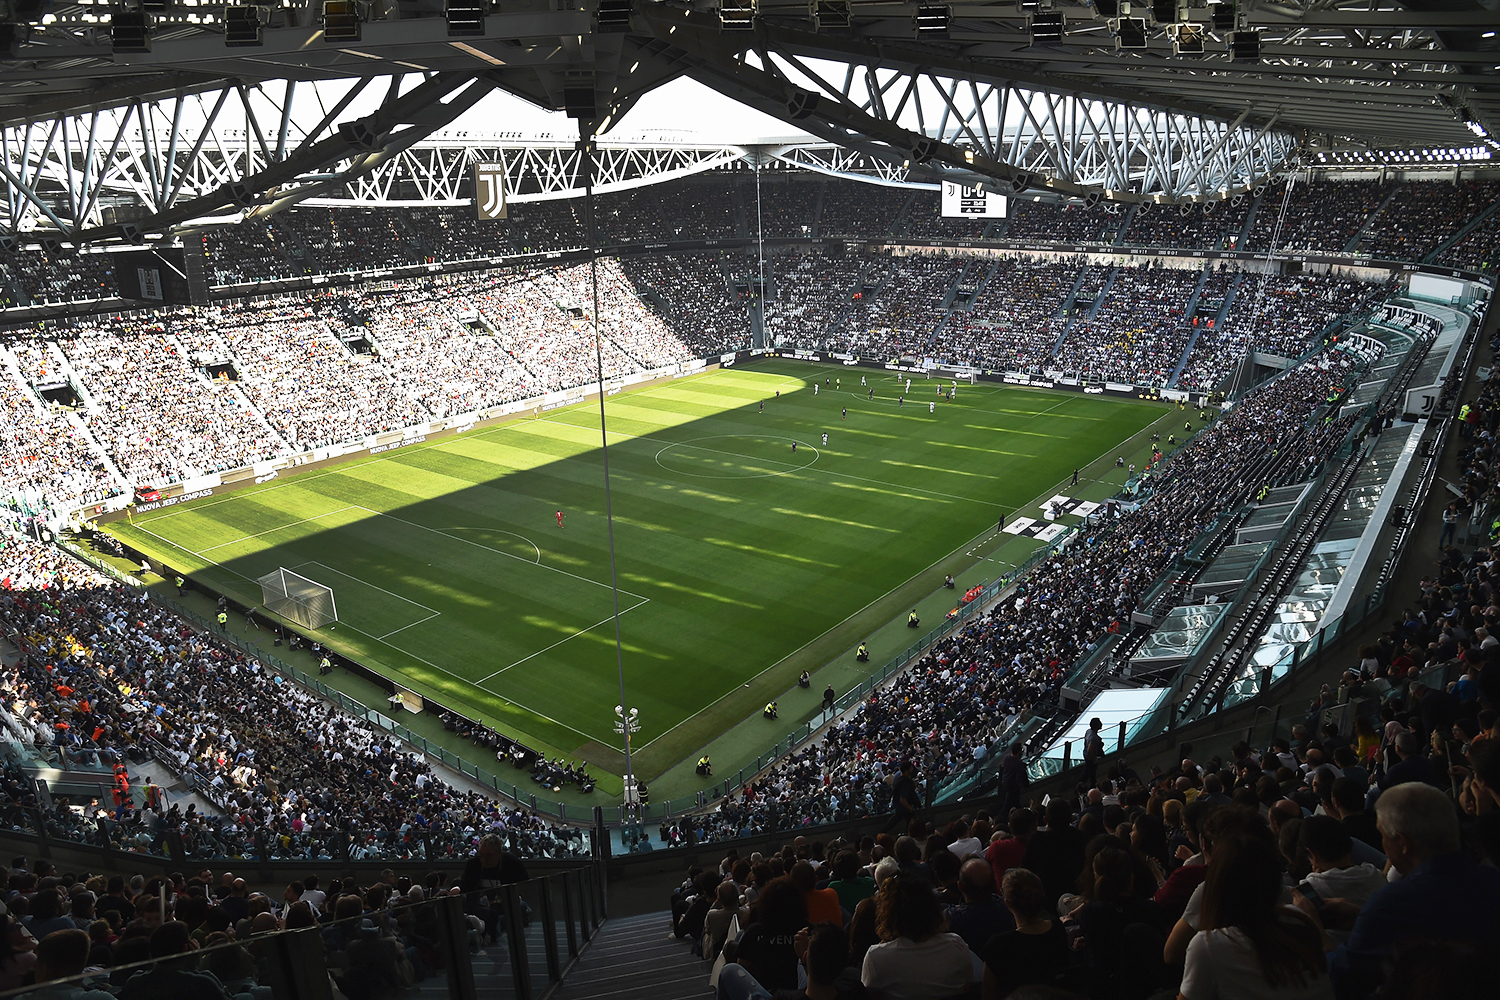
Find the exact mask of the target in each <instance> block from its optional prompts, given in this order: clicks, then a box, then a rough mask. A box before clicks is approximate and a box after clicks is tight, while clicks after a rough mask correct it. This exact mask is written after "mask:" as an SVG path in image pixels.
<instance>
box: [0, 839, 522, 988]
mask: <svg viewBox="0 0 1500 1000" xmlns="http://www.w3.org/2000/svg"><path fill="white" fill-rule="evenodd" d="M247 874H248V873H247ZM529 878H530V875H529V873H528V871H527V868H526V865H525V863H524V862H523V861H522V860H521V858H519V857H517V856H516V855H515V854H513V853H511V852H510V851H507V850H506V849H505V846H504V844H503V842H502V841H501V839H500V838H499V837H485V838H483V839H482V840H481V841H480V846H479V849H478V850H477V852H476V853H475V855H474V857H472V858H470V859H469V861H468V863H467V864H466V865H465V866H464V867H463V870H462V872H461V874H456V877H455V873H452V872H450V871H449V870H447V869H446V868H442V869H437V870H432V871H429V872H427V874H425V875H423V876H419V877H417V878H412V877H410V876H407V875H399V876H398V875H397V874H396V873H395V872H394V871H392V870H391V869H386V870H384V871H382V872H380V873H379V874H376V873H374V872H370V873H368V874H367V875H364V876H360V875H357V874H356V873H354V872H347V873H345V874H344V875H343V877H341V878H331V879H327V880H324V879H323V878H321V877H320V876H318V875H315V874H310V875H306V876H303V877H300V878H298V879H296V880H294V881H292V882H290V883H288V884H287V885H286V886H285V887H284V888H277V889H272V890H270V891H268V892H263V891H260V890H259V889H256V888H252V887H251V885H250V884H249V883H247V880H246V879H245V878H242V877H238V876H236V875H235V874H234V872H231V871H221V872H218V873H215V872H214V871H211V870H209V869H207V868H205V869H202V870H200V871H198V872H196V873H195V874H193V875H191V876H188V875H185V874H184V873H182V872H173V873H172V874H170V875H167V876H161V875H153V876H150V877H148V876H147V875H144V874H140V873H135V874H115V875H105V874H91V873H88V872H82V873H77V872H73V871H65V870H60V869H59V868H58V867H57V866H56V865H54V864H53V863H52V862H51V861H48V860H47V859H45V858H43V859H39V860H37V861H35V862H32V861H30V860H28V859H27V858H25V857H18V858H13V859H11V861H10V865H9V867H0V900H3V902H0V930H3V931H4V937H5V941H6V942H7V943H6V944H5V946H4V948H3V954H0V990H3V991H5V993H6V995H7V996H11V995H15V996H18V997H20V998H24V1000H58V998H72V1000H108V998H111V997H118V998H119V1000H265V998H268V997H271V996H272V995H273V994H275V995H280V992H281V990H282V988H283V986H285V984H287V983H289V982H296V983H297V984H298V988H299V989H302V990H304V991H305V990H308V989H313V990H318V989H321V990H322V993H323V995H325V996H333V997H339V998H344V1000H390V998H393V997H397V996H420V995H424V994H425V993H428V992H430V991H432V990H433V989H434V985H433V980H434V979H435V980H436V983H437V984H439V985H438V987H437V988H438V989H439V990H440V991H441V989H442V988H443V987H442V985H441V984H443V983H444V982H445V981H446V980H447V979H448V978H449V975H450V974H451V970H450V969H449V968H448V967H449V964H450V963H455V962H458V963H463V964H465V965H467V964H468V963H469V962H470V961H471V960H470V959H469V957H468V955H466V954H459V953H458V952H457V951H455V949H459V950H461V951H463V952H468V953H470V954H473V955H475V958H474V959H473V960H472V962H473V967H474V971H475V972H479V971H480V969H481V966H480V962H481V961H485V960H489V961H490V963H491V964H490V965H489V967H488V968H487V970H486V971H488V973H489V974H490V975H491V976H494V975H502V976H508V970H502V969H501V968H500V966H501V965H502V964H503V963H504V961H505V960H504V954H505V952H504V947H503V946H501V947H496V945H499V944H500V943H501V940H502V938H503V937H507V936H508V931H509V932H510V933H514V932H516V931H519V930H520V928H516V927H512V928H509V929H508V928H507V926H506V925H507V916H506V909H507V907H506V905H505V899H504V898H503V897H502V896H501V895H500V894H499V893H498V892H496V890H498V889H499V888H500V887H501V886H514V885H519V884H520V883H525V882H527V881H528V879H529ZM252 880H253V876H252ZM512 891H514V892H516V893H517V895H518V897H519V898H521V899H522V902H521V905H520V906H519V907H518V909H519V914H518V916H519V917H520V920H521V922H522V924H523V926H530V925H531V924H532V923H533V912H532V910H531V908H530V906H529V905H527V904H526V903H525V902H524V898H525V896H526V895H528V894H529V893H527V891H526V887H525V886H520V888H518V889H516V890H512ZM443 897H456V898H457V904H456V905H454V904H453V903H450V902H448V901H446V900H443ZM440 901H441V902H440ZM440 907H441V908H443V909H446V910H447V912H448V913H449V914H454V915H455V916H456V917H457V926H456V927H450V926H445V923H444V919H443V915H442V914H440V913H439V909H440ZM282 932H289V933H288V934H287V935H286V937H283V938H281V939H280V940H278V935H281V934H282ZM512 940H513V939H512ZM523 947H524V945H523ZM309 970H313V975H312V977H311V978H309V976H308V973H309ZM481 982H483V980H482V979H481ZM12 991H15V992H14V993H13V992H12Z"/></svg>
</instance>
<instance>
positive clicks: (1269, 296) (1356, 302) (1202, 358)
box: [1177, 272, 1390, 389]
mask: <svg viewBox="0 0 1500 1000" xmlns="http://www.w3.org/2000/svg"><path fill="white" fill-rule="evenodd" d="M1232 277H1233V275H1231V274H1227V273H1225V272H1211V280H1212V281H1214V282H1215V283H1216V285H1218V284H1222V283H1224V282H1226V281H1227V280H1229V279H1232ZM1389 292H1390V288H1389V287H1388V286H1387V285H1385V284H1382V283H1379V282H1362V281H1356V280H1353V279H1349V278H1340V277H1338V276H1335V275H1332V274H1311V273H1308V274H1295V275H1254V274H1246V275H1245V276H1244V279H1243V280H1242V281H1241V282H1240V283H1239V287H1238V289H1237V290H1235V293H1234V301H1233V304H1232V306H1231V308H1230V310H1229V312H1228V313H1227V314H1226V315H1225V317H1224V322H1223V323H1222V324H1218V323H1215V324H1214V325H1213V326H1208V325H1206V324H1207V320H1206V318H1204V319H1203V320H1202V322H1200V327H1199V334H1198V341H1197V343H1196V344H1195V345H1194V347H1193V351H1192V354H1190V355H1189V356H1188V362H1187V365H1186V366H1184V368H1183V370H1182V375H1181V376H1180V377H1179V379H1178V382H1177V384H1178V386H1179V387H1180V388H1183V389H1212V388H1213V387H1214V386H1215V385H1216V384H1217V383H1218V381H1219V380H1220V379H1222V378H1223V377H1224V376H1225V375H1226V374H1228V373H1229V371H1230V370H1231V369H1232V368H1233V367H1234V366H1235V365H1237V364H1239V363H1240V361H1241V360H1242V359H1243V358H1244V356H1245V353H1246V352H1247V351H1257V352H1262V353H1265V354H1276V355H1280V356H1281V357H1284V358H1293V359H1296V358H1300V357H1301V356H1302V355H1303V354H1305V353H1307V351H1309V350H1310V349H1312V348H1313V347H1314V346H1315V345H1316V340H1317V337H1318V335H1319V334H1321V333H1323V331H1324V330H1326V329H1327V328H1328V326H1329V324H1331V323H1333V322H1334V321H1335V320H1337V319H1338V318H1339V317H1341V316H1344V315H1347V314H1350V313H1355V312H1358V311H1360V310H1362V309H1366V308H1368V307H1369V306H1370V305H1371V304H1372V303H1373V302H1375V301H1376V300H1378V299H1380V298H1382V297H1384V296H1385V295H1387V294H1389ZM1208 294H1209V293H1208V290H1207V289H1205V291H1204V297H1205V298H1207V297H1208ZM1199 316H1200V317H1203V313H1202V310H1200V311H1199Z"/></svg>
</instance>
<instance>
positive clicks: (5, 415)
mask: <svg viewBox="0 0 1500 1000" xmlns="http://www.w3.org/2000/svg"><path fill="white" fill-rule="evenodd" d="M4 351H5V349H4V348H3V347H0V353H3V352H4ZM3 365H4V359H3V357H0V482H4V484H5V485H4V486H3V487H0V490H3V493H4V497H0V499H3V498H6V497H12V496H16V495H29V496H30V497H31V498H32V499H33V500H34V499H36V498H40V497H51V498H53V499H54V500H56V501H57V502H58V503H60V504H74V503H93V502H94V501H96V500H102V499H104V498H105V497H108V496H112V495H114V494H115V493H118V492H119V489H120V487H119V484H118V483H116V482H115V481H114V476H112V475H111V474H110V472H109V468H108V467H107V466H106V465H105V464H104V462H103V461H102V460H101V459H100V457H99V455H98V453H97V452H95V451H94V448H93V445H92V442H90V441H89V440H88V438H87V436H86V435H84V434H81V433H80V432H79V431H78V429H77V428H76V427H75V426H74V425H73V424H72V423H70V422H69V421H68V419H67V418H66V417H65V416H64V415H63V414H62V413H59V412H56V411H53V410H49V409H48V408H47V407H45V406H44V405H43V404H42V403H41V402H40V401H39V400H37V399H36V398H35V396H33V395H32V394H31V393H30V392H27V391H25V390H23V389H22V388H21V387H20V386H18V385H17V384H16V383H15V382H14V381H13V380H12V379H10V378H9V377H7V373H6V372H5V371H4V370H3Z"/></svg>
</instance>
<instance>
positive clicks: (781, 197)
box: [740, 170, 828, 239]
mask: <svg viewBox="0 0 1500 1000" xmlns="http://www.w3.org/2000/svg"><path fill="white" fill-rule="evenodd" d="M827 184H828V182H827V181H825V180H824V179H823V178H821V177H807V176H801V175H796V174H793V173H791V172H789V171H785V170H762V171H761V172H760V202H759V225H760V227H761V231H763V232H764V235H765V238H766V239H806V238H808V237H810V236H812V234H813V224H814V223H815V222H816V221H817V215H818V205H819V203H820V202H821V201H822V197H823V190H824V189H825V188H826V187H827ZM755 193H756V188H755V180H754V179H753V178H750V179H748V180H746V181H745V182H744V183H743V184H742V185H741V187H740V198H741V200H742V201H743V202H744V205H745V219H746V224H747V225H748V227H749V235H750V238H751V239H755V238H757V237H758V236H759V235H760V234H761V233H760V231H757V228H756V225H757V214H756V210H757V203H756V197H755Z"/></svg>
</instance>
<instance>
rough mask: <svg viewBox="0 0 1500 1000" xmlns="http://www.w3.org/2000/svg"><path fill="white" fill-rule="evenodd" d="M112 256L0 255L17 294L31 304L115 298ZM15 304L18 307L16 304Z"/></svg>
mask: <svg viewBox="0 0 1500 1000" xmlns="http://www.w3.org/2000/svg"><path fill="white" fill-rule="evenodd" d="M115 259H116V258H115V255H114V254H112V253H79V252H78V251H76V250H71V251H69V252H67V253H63V252H62V251H60V250H46V249H42V250H14V251H10V252H6V253H4V254H0V261H3V262H4V264H5V267H6V269H7V271H9V273H10V277H11V281H12V283H13V284H14V285H15V287H16V289H17V291H18V292H20V294H21V295H23V296H25V297H26V298H27V299H28V300H29V301H30V302H31V303H32V304H41V303H44V302H74V301H79V300H85V299H109V298H114V297H116V296H118V295H119V293H120V289H119V283H118V282H117V280H116V278H115V273H114V261H115ZM18 304H19V303H18Z"/></svg>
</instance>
